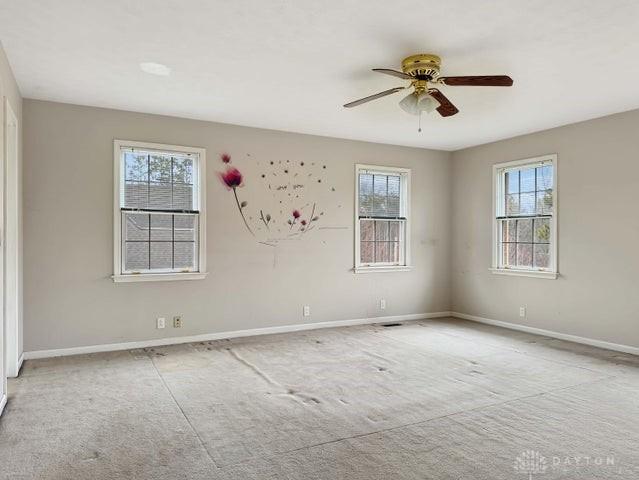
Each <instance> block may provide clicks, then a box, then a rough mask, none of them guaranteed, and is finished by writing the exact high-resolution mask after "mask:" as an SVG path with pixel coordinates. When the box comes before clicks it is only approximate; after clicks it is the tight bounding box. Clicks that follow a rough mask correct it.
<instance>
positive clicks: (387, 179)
mask: <svg viewBox="0 0 639 480" xmlns="http://www.w3.org/2000/svg"><path fill="white" fill-rule="evenodd" d="M401 185H402V182H401V176H400V175H397V174H383V173H360V174H359V199H358V200H359V202H358V203H359V212H358V213H359V218H380V219H381V218H386V219H388V218H392V219H404V217H403V216H402V212H401V208H402V206H401V194H402V192H401V188H402V187H401Z"/></svg>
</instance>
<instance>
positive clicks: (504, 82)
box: [439, 75, 513, 87]
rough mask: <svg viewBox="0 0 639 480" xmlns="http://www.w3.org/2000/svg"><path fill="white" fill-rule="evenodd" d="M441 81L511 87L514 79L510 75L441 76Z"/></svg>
mask: <svg viewBox="0 0 639 480" xmlns="http://www.w3.org/2000/svg"><path fill="white" fill-rule="evenodd" d="M439 81H441V82H442V83H444V85H450V86H471V87H510V86H511V85H512V84H513V79H512V78H510V77H509V76H508V75H488V76H479V75H476V76H469V77H440V78H439Z"/></svg>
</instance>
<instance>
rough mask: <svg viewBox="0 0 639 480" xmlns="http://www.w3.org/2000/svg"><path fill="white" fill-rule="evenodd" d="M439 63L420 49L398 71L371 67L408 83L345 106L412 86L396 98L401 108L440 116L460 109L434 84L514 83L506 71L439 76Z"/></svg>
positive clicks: (414, 113) (416, 113)
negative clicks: (434, 111)
mask: <svg viewBox="0 0 639 480" xmlns="http://www.w3.org/2000/svg"><path fill="white" fill-rule="evenodd" d="M440 67H441V58H439V57H438V56H437V55H433V54H431V53H420V54H418V55H411V56H410V57H406V58H405V59H404V60H403V61H402V71H401V72H399V71H397V70H392V69H389V68H373V71H374V72H380V73H385V74H386V75H391V76H393V77H397V78H401V79H402V80H409V81H410V85H406V86H404V87H395V88H391V89H389V90H384V91H383V92H379V93H376V94H374V95H369V96H368V97H364V98H360V99H359V100H355V101H353V102H350V103H347V104H346V105H344V107H346V108H351V107H356V106H358V105H362V104H363V103H367V102H370V101H372V100H377V99H378V98H382V97H386V96H387V95H392V94H393V93H397V92H399V91H401V90H405V89H407V88H411V87H412V88H413V91H412V92H411V93H409V94H408V96H406V97H405V98H404V99H402V100H401V101H400V102H399V106H400V107H401V108H402V110H404V111H405V112H408V113H410V114H412V115H420V114H421V113H422V112H427V113H430V112H432V111H433V110H437V112H438V113H439V114H440V115H441V116H442V117H450V116H452V115H455V114H456V113H457V112H459V110H458V109H457V107H456V106H455V105H453V104H452V102H451V101H450V100H448V98H446V96H445V95H444V94H443V93H442V92H441V91H440V90H439V89H438V88H435V87H434V86H433V85H447V86H451V87H452V86H482V87H510V86H511V85H512V84H513V79H512V78H510V77H509V76H507V75H490V76H465V77H440V76H439V69H440ZM420 131H421V128H420Z"/></svg>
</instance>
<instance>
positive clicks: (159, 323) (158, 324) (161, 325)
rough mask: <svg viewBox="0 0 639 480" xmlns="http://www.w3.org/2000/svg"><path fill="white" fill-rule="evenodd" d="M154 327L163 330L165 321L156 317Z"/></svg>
mask: <svg viewBox="0 0 639 480" xmlns="http://www.w3.org/2000/svg"><path fill="white" fill-rule="evenodd" d="M155 326H156V328H164V327H165V326H166V319H165V318H164V317H158V319H157V321H156V325H155Z"/></svg>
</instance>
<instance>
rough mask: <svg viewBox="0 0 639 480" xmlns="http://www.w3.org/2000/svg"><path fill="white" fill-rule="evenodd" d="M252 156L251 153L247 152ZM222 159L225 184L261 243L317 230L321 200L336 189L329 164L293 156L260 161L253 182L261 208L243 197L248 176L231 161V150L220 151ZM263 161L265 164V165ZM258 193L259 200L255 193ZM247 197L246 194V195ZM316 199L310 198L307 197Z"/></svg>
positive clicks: (250, 228) (252, 200) (245, 221)
mask: <svg viewBox="0 0 639 480" xmlns="http://www.w3.org/2000/svg"><path fill="white" fill-rule="evenodd" d="M246 156H247V157H250V154H246ZM220 161H221V162H222V163H223V164H224V165H226V170H224V171H220V172H218V174H219V177H220V179H221V181H222V184H223V185H224V186H225V187H226V189H227V190H228V191H230V192H233V196H234V199H235V204H236V206H237V211H238V213H239V214H240V217H241V219H242V222H243V223H244V226H245V227H246V229H247V231H248V232H249V233H250V234H251V235H253V236H254V237H256V238H257V239H258V241H259V242H260V243H263V244H265V245H271V246H274V245H276V244H278V243H279V242H281V241H283V240H295V239H298V238H301V237H303V236H304V235H305V234H306V233H307V232H309V231H311V230H313V229H314V228H315V227H316V226H317V224H318V222H319V221H320V218H321V217H322V216H323V215H324V212H323V211H320V210H319V208H318V205H319V203H318V200H319V199H320V198H321V199H323V200H324V203H325V202H326V198H327V197H326V195H330V194H331V193H332V192H335V191H336V189H335V187H329V186H328V184H329V182H328V178H327V167H326V165H324V164H316V163H315V162H310V163H309V162H304V161H297V162H293V161H291V160H277V161H276V160H269V161H266V162H260V161H257V162H255V163H254V166H255V167H258V168H260V169H262V171H261V172H260V173H259V175H257V176H256V179H255V180H254V181H253V182H251V184H250V187H251V190H250V193H251V194H252V196H249V198H251V202H252V203H256V204H257V205H258V208H254V207H252V206H251V207H249V204H248V202H247V201H245V200H244V201H241V200H240V198H239V195H238V189H240V188H243V187H244V182H245V177H244V176H243V175H242V173H241V172H240V170H239V169H238V168H237V167H236V166H235V165H231V164H232V163H234V162H233V161H232V158H231V155H230V154H229V153H222V154H220ZM262 165H263V166H262ZM256 193H258V194H259V195H258V201H257V202H255V201H254V199H255V196H256ZM243 196H244V197H245V198H246V194H245V195H243ZM310 196H312V197H313V201H306V198H307V197H310Z"/></svg>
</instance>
